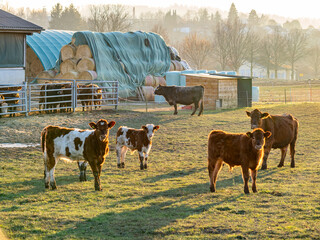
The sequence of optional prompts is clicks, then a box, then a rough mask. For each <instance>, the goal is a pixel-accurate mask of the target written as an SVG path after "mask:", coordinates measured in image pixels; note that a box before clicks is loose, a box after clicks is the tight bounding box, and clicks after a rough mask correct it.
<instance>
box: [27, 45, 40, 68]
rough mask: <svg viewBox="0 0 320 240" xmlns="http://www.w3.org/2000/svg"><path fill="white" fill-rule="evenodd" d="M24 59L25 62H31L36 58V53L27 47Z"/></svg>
mask: <svg viewBox="0 0 320 240" xmlns="http://www.w3.org/2000/svg"><path fill="white" fill-rule="evenodd" d="M26 55H27V56H26V58H27V59H26V60H27V63H29V64H31V63H32V62H33V60H35V59H36V58H38V56H37V54H35V52H34V51H33V50H32V48H30V47H27V53H26Z"/></svg>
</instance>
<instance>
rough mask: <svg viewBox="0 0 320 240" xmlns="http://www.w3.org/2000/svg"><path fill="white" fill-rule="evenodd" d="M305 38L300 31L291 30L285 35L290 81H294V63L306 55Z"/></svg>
mask: <svg viewBox="0 0 320 240" xmlns="http://www.w3.org/2000/svg"><path fill="white" fill-rule="evenodd" d="M306 43H307V38H306V35H305V33H304V32H303V31H302V30H298V29H293V30H291V31H290V32H289V33H288V34H287V53H288V59H289V62H290V65H291V80H293V79H294V69H295V68H294V67H295V63H296V62H297V61H298V60H300V59H301V58H302V57H304V56H305V54H306V46H307V45H306Z"/></svg>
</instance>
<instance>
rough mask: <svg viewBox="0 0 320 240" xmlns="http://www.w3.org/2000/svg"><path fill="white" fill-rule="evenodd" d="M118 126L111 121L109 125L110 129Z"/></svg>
mask: <svg viewBox="0 0 320 240" xmlns="http://www.w3.org/2000/svg"><path fill="white" fill-rule="evenodd" d="M115 124H116V122H115V121H111V122H109V123H108V128H113V126H114V125H115Z"/></svg>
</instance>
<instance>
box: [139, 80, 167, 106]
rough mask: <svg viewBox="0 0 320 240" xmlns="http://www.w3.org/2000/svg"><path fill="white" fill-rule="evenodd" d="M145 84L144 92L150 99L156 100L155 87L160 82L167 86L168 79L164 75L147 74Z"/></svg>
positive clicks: (147, 98)
mask: <svg viewBox="0 0 320 240" xmlns="http://www.w3.org/2000/svg"><path fill="white" fill-rule="evenodd" d="M144 81H145V86H142V92H143V94H144V96H145V98H146V100H148V101H154V89H155V88H156V87H157V86H158V85H159V84H160V85H162V86H166V85H167V84H166V79H165V78H164V77H156V76H152V75H147V76H146V78H145V79H144Z"/></svg>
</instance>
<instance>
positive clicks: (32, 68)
mask: <svg viewBox="0 0 320 240" xmlns="http://www.w3.org/2000/svg"><path fill="white" fill-rule="evenodd" d="M26 55H27V56H26V76H27V77H35V76H37V75H38V74H39V73H40V72H42V71H43V70H44V69H43V66H42V63H41V61H40V59H39V58H38V56H37V55H36V54H35V52H34V51H33V50H32V48H30V47H29V46H27V50H26Z"/></svg>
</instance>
